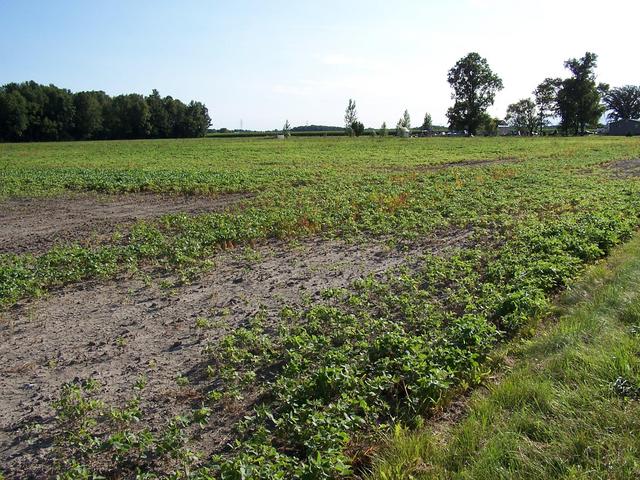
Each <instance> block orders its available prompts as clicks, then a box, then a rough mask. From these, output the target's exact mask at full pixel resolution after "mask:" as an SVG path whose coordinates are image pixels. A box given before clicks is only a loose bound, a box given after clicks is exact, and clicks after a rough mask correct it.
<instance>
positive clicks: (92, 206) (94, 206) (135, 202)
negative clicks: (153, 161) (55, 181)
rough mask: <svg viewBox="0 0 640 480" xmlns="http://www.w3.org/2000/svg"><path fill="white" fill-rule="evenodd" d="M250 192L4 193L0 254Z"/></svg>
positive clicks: (217, 204)
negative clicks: (26, 195)
mask: <svg viewBox="0 0 640 480" xmlns="http://www.w3.org/2000/svg"><path fill="white" fill-rule="evenodd" d="M248 198H250V195H249V194H245V193H237V194H227V195H222V196H216V197H205V196H169V195H158V194H127V195H117V196H115V195H114V196H109V195H95V194H79V195H74V196H63V197H55V198H29V199H9V200H5V201H4V202H1V203H0V225H2V229H1V230H0V254H2V253H16V254H21V253H40V252H43V251H46V250H48V249H50V248H51V247H53V246H54V245H56V244H59V243H64V244H70V243H80V244H83V245H88V244H96V243H101V242H103V241H105V240H108V239H110V238H111V236H112V235H113V233H114V232H115V231H116V228H117V229H118V230H119V231H120V232H123V233H126V232H127V230H128V228H129V227H131V225H132V224H134V223H135V222H136V221H138V220H141V219H153V218H157V217H160V216H162V215H166V214H171V213H188V214H192V215H193V214H198V213H205V212H211V211H219V210H223V209H225V208H229V207H232V206H235V205H237V204H238V203H239V202H241V201H242V200H246V199H248Z"/></svg>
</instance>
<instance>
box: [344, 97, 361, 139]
mask: <svg viewBox="0 0 640 480" xmlns="http://www.w3.org/2000/svg"><path fill="white" fill-rule="evenodd" d="M357 121H358V112H357V111H356V101H355V100H352V99H351V98H350V99H349V104H348V105H347V108H346V110H345V111H344V126H345V130H346V131H347V133H348V134H349V135H350V136H353V135H354V134H355V133H354V131H353V128H352V125H353V123H354V122H357Z"/></svg>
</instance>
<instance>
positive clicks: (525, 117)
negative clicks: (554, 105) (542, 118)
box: [505, 98, 539, 135]
mask: <svg viewBox="0 0 640 480" xmlns="http://www.w3.org/2000/svg"><path fill="white" fill-rule="evenodd" d="M505 121H506V122H507V123H508V124H509V125H511V126H512V127H514V128H515V129H516V130H517V131H518V132H520V133H521V134H523V135H533V132H535V131H536V128H537V126H538V124H539V117H538V113H537V112H536V104H535V103H534V102H533V100H531V99H529V98H525V99H523V100H520V101H519V102H516V103H512V104H511V105H509V106H508V107H507V116H506V117H505Z"/></svg>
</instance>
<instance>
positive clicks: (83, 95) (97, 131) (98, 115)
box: [73, 92, 104, 140]
mask: <svg viewBox="0 0 640 480" xmlns="http://www.w3.org/2000/svg"><path fill="white" fill-rule="evenodd" d="M103 95H104V92H79V93H76V94H75V95H74V96H73V105H74V107H75V118H74V125H73V134H74V137H75V138H77V139H81V140H84V139H91V138H99V137H100V136H101V134H102V130H103V126H102V122H103V117H102V102H101V101H100V97H101V96H103Z"/></svg>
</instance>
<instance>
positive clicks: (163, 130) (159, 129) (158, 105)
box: [146, 88, 172, 138]
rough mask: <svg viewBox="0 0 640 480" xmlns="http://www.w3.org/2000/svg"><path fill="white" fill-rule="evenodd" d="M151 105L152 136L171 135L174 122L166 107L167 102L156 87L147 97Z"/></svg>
mask: <svg viewBox="0 0 640 480" xmlns="http://www.w3.org/2000/svg"><path fill="white" fill-rule="evenodd" d="M146 101H147V105H148V106H149V123H150V125H151V137H152V138H167V137H170V136H171V130H172V124H171V123H172V122H171V118H170V115H169V112H167V109H166V108H165V102H164V100H163V99H162V97H161V96H160V93H159V92H158V90H156V89H155V88H154V89H153V91H152V92H151V95H149V96H148V97H147V98H146Z"/></svg>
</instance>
